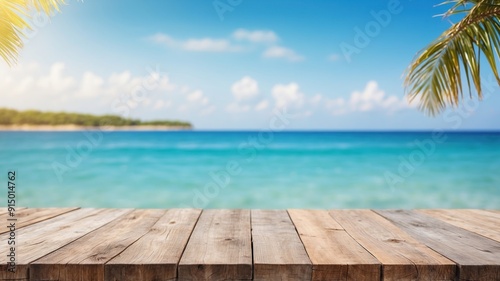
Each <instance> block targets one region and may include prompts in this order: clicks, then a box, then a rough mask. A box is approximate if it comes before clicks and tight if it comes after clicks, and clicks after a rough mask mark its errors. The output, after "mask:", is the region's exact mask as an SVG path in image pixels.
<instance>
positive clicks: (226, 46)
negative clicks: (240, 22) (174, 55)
mask: <svg viewBox="0 0 500 281" xmlns="http://www.w3.org/2000/svg"><path fill="white" fill-rule="evenodd" d="M149 40H151V41H152V42H154V43H157V44H161V45H164V46H166V47H169V48H177V49H182V50H185V51H191V52H237V51H240V50H242V49H241V47H239V46H236V45H233V44H231V42H230V41H228V40H226V39H214V38H209V37H206V38H190V39H187V40H178V39H174V38H172V37H171V36H170V35H167V34H163V33H157V34H155V35H153V36H150V37H149Z"/></svg>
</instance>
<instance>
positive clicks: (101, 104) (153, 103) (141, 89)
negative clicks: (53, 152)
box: [0, 63, 209, 118]
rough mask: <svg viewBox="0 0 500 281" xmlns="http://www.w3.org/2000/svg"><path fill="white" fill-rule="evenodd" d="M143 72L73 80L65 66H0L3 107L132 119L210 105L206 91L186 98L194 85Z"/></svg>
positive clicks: (87, 73)
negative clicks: (187, 104) (190, 104)
mask: <svg viewBox="0 0 500 281" xmlns="http://www.w3.org/2000/svg"><path fill="white" fill-rule="evenodd" d="M144 72H145V75H144V76H136V75H133V74H132V73H131V72H130V71H122V72H119V73H111V74H110V75H109V76H107V77H104V76H102V75H98V74H96V73H95V72H94V71H90V70H89V71H85V72H83V73H82V74H81V75H70V74H69V71H68V70H67V69H66V67H65V64H64V63H54V64H52V65H51V66H49V67H43V68H42V67H41V66H39V65H38V64H33V63H31V64H26V65H23V64H20V65H18V66H16V67H13V68H7V67H3V66H1V65H0V89H1V90H0V97H1V98H0V107H8V108H14V109H19V110H25V109H39V110H51V111H61V110H64V111H78V112H89V113H94V114H115V115H120V116H123V117H129V116H128V115H126V114H128V113H130V112H131V111H132V110H133V111H134V112H135V113H134V114H136V116H140V115H142V114H146V115H147V114H148V113H149V112H151V110H158V109H163V108H168V107H171V106H172V105H174V104H179V105H180V104H182V103H184V102H185V101H186V96H189V98H190V99H191V100H193V103H196V104H198V106H199V107H205V106H209V99H208V97H206V96H205V95H203V92H201V91H199V92H198V91H191V92H187V93H183V92H182V91H183V90H187V89H189V86H187V85H179V86H177V85H176V84H174V83H173V82H172V81H170V78H169V77H168V75H167V74H164V73H160V72H159V70H158V69H157V70H155V71H152V72H151V73H150V74H147V72H149V71H147V70H145V71H144ZM176 90H177V91H176ZM188 94H189V95H188ZM193 108H195V107H193ZM195 109H196V108H195ZM172 118H176V117H175V116H173V117H172Z"/></svg>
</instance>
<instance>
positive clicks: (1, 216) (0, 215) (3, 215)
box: [0, 207, 26, 220]
mask: <svg viewBox="0 0 500 281" xmlns="http://www.w3.org/2000/svg"><path fill="white" fill-rule="evenodd" d="M24 209H26V207H15V212H16V214H17V212H19V211H21V210H24ZM7 217H9V214H8V209H7V207H1V208H0V220H5V219H7Z"/></svg>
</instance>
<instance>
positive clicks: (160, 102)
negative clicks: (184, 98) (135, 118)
mask: <svg viewBox="0 0 500 281" xmlns="http://www.w3.org/2000/svg"><path fill="white" fill-rule="evenodd" d="M171 105H172V101H164V100H157V101H156V103H155V104H154V105H153V109H156V110H158V109H163V108H168V107H170V106H171Z"/></svg>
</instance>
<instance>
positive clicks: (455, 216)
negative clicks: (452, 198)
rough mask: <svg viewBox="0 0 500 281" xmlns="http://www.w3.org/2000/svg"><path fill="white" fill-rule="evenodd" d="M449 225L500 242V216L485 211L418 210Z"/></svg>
mask: <svg viewBox="0 0 500 281" xmlns="http://www.w3.org/2000/svg"><path fill="white" fill-rule="evenodd" d="M418 212H420V213H423V214H426V215H429V216H431V217H435V218H437V219H440V220H442V221H445V222H447V223H449V224H453V225H455V226H458V227H461V228H463V229H466V230H469V231H472V232H475V233H477V234H480V235H483V236H485V237H488V238H490V239H493V240H495V241H498V242H500V214H495V213H492V212H488V211H483V210H449V209H447V210H444V209H440V210H418Z"/></svg>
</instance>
